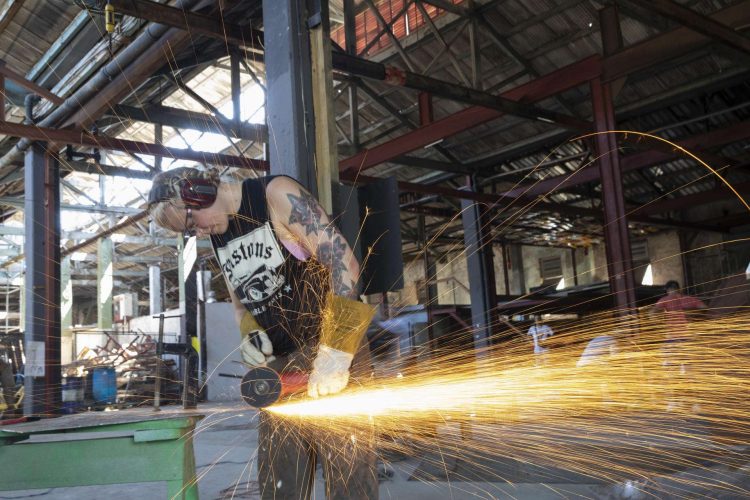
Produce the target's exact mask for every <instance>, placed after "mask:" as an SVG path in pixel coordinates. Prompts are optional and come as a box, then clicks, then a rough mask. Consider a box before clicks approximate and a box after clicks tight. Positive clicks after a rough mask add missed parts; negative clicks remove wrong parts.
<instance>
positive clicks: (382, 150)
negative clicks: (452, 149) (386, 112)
mask: <svg viewBox="0 0 750 500" xmlns="http://www.w3.org/2000/svg"><path fill="white" fill-rule="evenodd" d="M335 56H336V54H334V67H335V66H336V64H335V61H336V57H335ZM600 64H601V58H600V57H599V56H591V57H588V58H586V59H583V60H582V61H579V62H577V63H574V64H572V65H569V66H566V67H564V68H561V69H560V70H557V71H553V72H552V73H549V74H547V75H545V76H543V77H540V78H538V79H536V80H534V81H531V82H528V83H525V84H523V85H519V86H518V87H516V88H514V89H511V90H509V91H507V92H504V93H503V94H501V97H502V98H504V99H505V100H507V101H517V102H535V101H539V100H542V99H545V98H547V97H550V96H552V95H555V94H559V93H560V92H564V91H566V90H569V89H571V88H574V87H577V86H578V85H581V84H582V83H584V82H585V81H587V80H590V79H591V78H594V77H596V76H597V75H598V74H599V73H600V70H601V66H600ZM503 115H504V113H503V112H502V111H499V110H496V109H489V108H486V107H481V106H472V107H470V108H467V109H465V110H463V111H459V112H458V113H454V114H452V115H450V116H448V117H445V118H443V119H440V120H436V121H434V122H432V123H430V124H429V125H426V126H422V127H420V128H418V129H416V130H414V131H412V132H408V133H406V134H404V135H402V136H401V137H397V138H395V139H393V140H391V141H388V142H386V143H384V144H381V145H378V146H375V147H373V148H369V149H364V150H362V151H360V152H359V153H357V154H356V155H354V156H351V157H349V158H346V159H344V160H342V161H341V162H339V169H341V170H347V169H355V170H356V169H368V168H371V167H373V166H375V165H379V164H380V163H383V162H386V161H389V160H390V159H392V158H395V157H397V156H401V155H404V154H406V153H409V152H411V151H414V150H416V149H419V148H422V147H424V146H426V145H428V144H432V143H434V142H437V141H439V140H440V139H444V138H446V137H450V136H451V135H455V134H457V133H459V132H463V131H464V130H468V129H470V128H472V127H476V126H477V125H481V124H483V123H486V122H488V121H490V120H494V119H496V118H499V117H501V116H503Z"/></svg>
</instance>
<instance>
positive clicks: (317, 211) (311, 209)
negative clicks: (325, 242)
mask: <svg viewBox="0 0 750 500" xmlns="http://www.w3.org/2000/svg"><path fill="white" fill-rule="evenodd" d="M286 196H287V198H289V201H290V202H291V203H292V213H291V214H289V224H299V225H301V226H302V227H304V228H305V235H309V234H316V235H317V234H318V233H319V232H320V231H321V230H323V231H325V230H326V228H325V227H323V226H322V224H321V223H320V219H321V218H322V217H323V210H322V209H321V208H320V204H319V203H318V201H317V200H316V199H315V198H314V197H313V196H312V195H311V194H309V193H306V192H304V191H300V194H299V196H297V195H294V194H291V193H288V194H287V195H286Z"/></svg>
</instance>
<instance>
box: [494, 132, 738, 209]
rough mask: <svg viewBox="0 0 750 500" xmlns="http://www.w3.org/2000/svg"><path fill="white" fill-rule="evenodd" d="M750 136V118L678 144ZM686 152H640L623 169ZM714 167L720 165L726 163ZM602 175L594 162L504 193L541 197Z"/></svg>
mask: <svg viewBox="0 0 750 500" xmlns="http://www.w3.org/2000/svg"><path fill="white" fill-rule="evenodd" d="M748 137H750V121H747V122H743V123H740V124H735V125H730V126H728V127H724V128H722V129H718V130H713V131H711V132H706V133H705V134H700V135H696V136H693V137H690V138H688V139H684V140H682V141H679V142H676V144H677V145H678V146H680V147H682V148H684V149H685V150H687V151H690V152H692V153H696V152H700V151H705V150H708V149H710V148H713V147H716V146H721V145H723V144H729V143H732V142H737V141H741V140H743V139H747V138H748ZM684 155H685V154H684V153H683V152H681V151H679V150H675V149H671V151H669V152H667V151H645V152H643V153H636V154H633V155H629V156H625V157H623V158H621V163H622V164H621V170H622V172H629V171H632V170H638V169H641V168H646V167H650V166H653V165H657V164H659V163H664V162H666V161H669V160H672V159H674V158H677V157H679V156H684ZM713 166H714V167H720V166H723V165H713ZM599 178H600V173H599V170H598V169H597V168H596V165H594V164H592V165H589V166H587V167H584V168H582V169H579V170H578V171H576V172H574V173H573V174H564V175H558V176H555V177H549V178H547V179H544V180H541V181H539V182H536V183H534V184H533V185H522V186H518V187H516V188H513V189H511V190H510V191H506V192H505V193H504V195H505V196H507V197H509V198H518V197H522V196H525V197H528V196H539V195H542V194H546V193H549V192H551V191H557V190H561V189H566V188H571V187H573V186H578V185H580V184H584V183H586V182H592V181H596V180H599Z"/></svg>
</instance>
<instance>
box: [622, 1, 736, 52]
mask: <svg viewBox="0 0 750 500" xmlns="http://www.w3.org/2000/svg"><path fill="white" fill-rule="evenodd" d="M629 1H630V2H633V3H635V4H638V5H640V6H641V7H643V8H645V9H648V10H651V11H654V12H657V13H659V14H661V15H662V16H664V17H667V18H669V19H671V20H673V21H676V22H678V23H680V24H682V25H683V26H686V27H688V28H690V29H691V30H693V31H696V32H698V33H701V34H703V35H706V36H708V37H711V38H713V39H714V40H717V41H719V42H722V43H725V44H727V45H729V46H730V47H734V48H736V49H740V50H742V51H743V52H746V53H748V54H750V38H747V37H746V36H744V35H742V34H740V33H738V32H737V31H735V30H734V29H733V28H731V27H729V26H727V25H726V24H724V23H721V22H719V21H715V20H713V19H711V18H710V17H707V16H703V15H701V14H698V13H697V12H695V11H694V10H692V9H689V8H687V7H683V6H682V5H680V4H678V3H675V2H673V1H671V0H629ZM745 9H750V5H748V4H747V3H745Z"/></svg>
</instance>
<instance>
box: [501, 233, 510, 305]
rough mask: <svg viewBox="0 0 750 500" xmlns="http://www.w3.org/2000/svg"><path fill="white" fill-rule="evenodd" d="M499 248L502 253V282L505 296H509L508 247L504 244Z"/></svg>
mask: <svg viewBox="0 0 750 500" xmlns="http://www.w3.org/2000/svg"><path fill="white" fill-rule="evenodd" d="M501 248H502V252H503V282H504V284H505V295H510V279H509V276H508V269H510V251H509V250H508V245H507V244H506V243H504V242H503V244H502V246H501Z"/></svg>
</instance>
